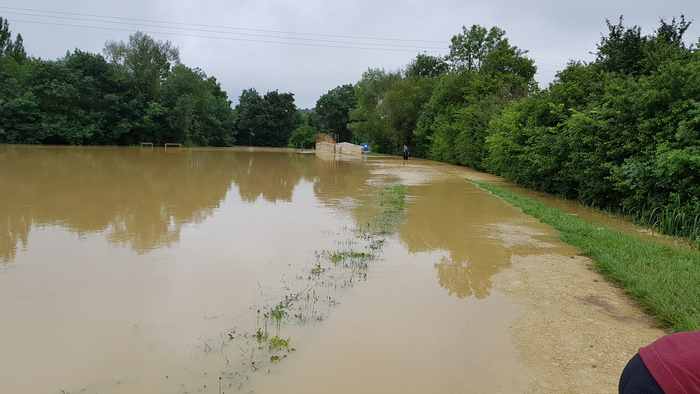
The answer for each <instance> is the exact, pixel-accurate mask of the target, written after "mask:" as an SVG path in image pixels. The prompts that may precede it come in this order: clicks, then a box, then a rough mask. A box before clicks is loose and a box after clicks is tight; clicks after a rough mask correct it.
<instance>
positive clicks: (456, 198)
mask: <svg viewBox="0 0 700 394" xmlns="http://www.w3.org/2000/svg"><path fill="white" fill-rule="evenodd" d="M409 193H410V195H411V197H412V201H411V203H410V205H409V208H408V210H407V217H406V221H405V222H404V224H403V225H402V226H401V228H400V230H399V236H400V238H401V240H402V241H403V242H404V243H405V245H406V246H407V248H408V249H409V251H411V252H413V253H416V252H431V251H443V252H444V253H445V254H446V255H445V256H442V257H441V258H439V261H438V262H437V263H436V264H435V270H436V274H437V279H438V282H439V284H440V286H442V287H443V288H445V289H446V290H447V291H448V293H449V294H451V295H454V296H456V297H459V298H466V297H470V296H474V297H476V298H478V299H481V298H485V297H487V296H488V295H489V294H490V289H491V287H492V278H493V276H494V275H495V274H497V273H498V272H500V271H501V270H502V269H504V268H505V267H507V266H508V265H509V264H510V259H511V256H512V255H513V254H515V253H518V254H528V253H534V252H536V251H535V250H533V249H532V248H531V247H528V246H518V247H506V246H505V245H504V244H503V242H502V241H501V240H499V239H497V238H496V237H493V236H492V234H493V230H494V229H495V230H496V231H497V230H498V228H497V227H493V224H494V223H509V222H512V221H514V220H517V218H518V217H520V216H519V215H518V213H517V211H515V210H513V209H510V208H509V207H507V206H505V205H504V204H503V203H502V202H501V201H499V200H497V199H495V198H493V197H492V196H490V195H488V194H486V193H483V192H481V191H479V190H477V189H475V188H474V187H473V186H471V185H470V184H468V183H467V182H465V181H464V180H462V179H460V178H457V177H451V178H446V179H441V180H438V181H435V182H430V183H427V184H424V185H420V186H414V187H411V188H409Z"/></svg>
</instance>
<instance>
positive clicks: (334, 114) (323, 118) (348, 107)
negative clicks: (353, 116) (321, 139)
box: [314, 85, 357, 142]
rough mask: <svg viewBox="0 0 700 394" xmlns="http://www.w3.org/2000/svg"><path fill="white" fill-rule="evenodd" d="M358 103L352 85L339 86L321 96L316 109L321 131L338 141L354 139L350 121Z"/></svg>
mask: <svg viewBox="0 0 700 394" xmlns="http://www.w3.org/2000/svg"><path fill="white" fill-rule="evenodd" d="M356 104H357V99H356V98H355V89H354V88H353V86H352V85H342V86H338V87H336V88H334V89H331V90H329V91H328V92H327V93H326V94H324V95H323V96H321V97H320V98H319V99H318V101H317V102H316V108H315V110H314V113H315V114H316V117H317V121H318V126H319V127H320V129H321V132H323V133H326V134H330V135H333V136H335V137H336V141H338V142H343V141H352V132H351V131H350V129H349V128H348V122H349V120H350V111H352V110H353V109H354V108H355V105H356Z"/></svg>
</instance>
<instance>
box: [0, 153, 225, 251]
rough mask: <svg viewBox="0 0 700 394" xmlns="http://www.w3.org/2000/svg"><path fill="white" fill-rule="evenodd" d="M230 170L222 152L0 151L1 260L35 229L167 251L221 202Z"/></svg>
mask: <svg viewBox="0 0 700 394" xmlns="http://www.w3.org/2000/svg"><path fill="white" fill-rule="evenodd" d="M232 164H233V163H232V161H231V155H230V154H226V153H225V152H204V151H187V150H171V151H167V152H164V151H158V150H156V151H151V150H138V149H111V148H106V149H105V148H89V149H79V148H78V149H77V148H41V147H40V148H24V147H6V148H3V149H2V150H1V151H0V180H1V182H2V184H3V185H4V187H5V188H6V192H4V193H2V195H0V215H1V216H2V217H3V218H6V219H5V220H3V221H2V222H0V259H3V260H11V259H13V258H14V254H15V250H16V247H17V246H18V245H19V244H20V243H21V244H23V245H26V241H27V237H28V234H29V231H30V229H31V228H32V226H36V225H52V224H56V225H60V226H62V227H64V228H67V229H69V230H70V231H73V232H75V233H78V234H84V233H91V232H106V233H107V236H108V239H109V240H110V241H111V242H115V243H124V244H128V245H130V246H131V247H133V248H134V249H135V250H136V251H138V252H144V251H146V250H148V249H152V248H154V247H158V246H161V245H167V244H171V243H172V242H175V241H177V240H178V239H179V234H180V229H181V227H182V225H183V224H185V223H189V222H199V221H202V220H203V219H204V218H206V217H207V216H208V215H210V214H211V212H212V210H213V209H214V208H216V207H217V206H218V204H219V203H220V202H221V200H222V199H223V198H224V197H225V196H226V192H227V191H228V189H229V187H230V184H231V181H232V178H233V175H232V174H231V170H230V167H231V165H232Z"/></svg>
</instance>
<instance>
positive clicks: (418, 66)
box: [406, 53, 450, 78]
mask: <svg viewBox="0 0 700 394" xmlns="http://www.w3.org/2000/svg"><path fill="white" fill-rule="evenodd" d="M449 69H450V66H449V64H447V62H446V61H445V59H443V58H442V57H437V56H431V55H426V54H423V53H421V54H418V56H416V58H415V59H413V60H412V61H411V63H410V64H409V65H408V66H407V67H406V76H407V77H409V78H418V77H427V78H430V77H438V76H440V75H442V74H444V73H446V72H447V71H448V70H449Z"/></svg>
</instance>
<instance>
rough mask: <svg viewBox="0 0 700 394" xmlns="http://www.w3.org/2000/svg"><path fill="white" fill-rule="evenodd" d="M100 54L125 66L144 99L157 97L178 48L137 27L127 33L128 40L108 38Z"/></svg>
mask: <svg viewBox="0 0 700 394" xmlns="http://www.w3.org/2000/svg"><path fill="white" fill-rule="evenodd" d="M104 54H105V56H106V57H107V59H108V60H109V61H111V62H112V63H114V64H118V65H120V66H122V67H124V68H125V69H126V70H127V72H128V73H129V74H130V75H131V76H132V77H133V78H134V81H135V85H136V88H137V89H138V90H139V92H140V93H141V94H143V95H144V96H145V98H146V99H147V100H154V99H158V97H159V93H160V84H161V82H162V81H163V80H164V79H165V78H166V77H167V76H168V73H169V72H170V69H171V67H172V66H173V65H174V64H178V63H179V62H180V52H179V50H178V49H177V47H175V46H174V45H173V44H172V43H171V42H170V41H157V40H154V39H153V38H152V37H150V36H149V35H147V34H144V33H142V32H140V31H139V32H136V33H134V34H132V35H131V36H129V41H128V42H124V41H119V42H116V41H110V42H108V43H107V44H106V45H105V48H104Z"/></svg>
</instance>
